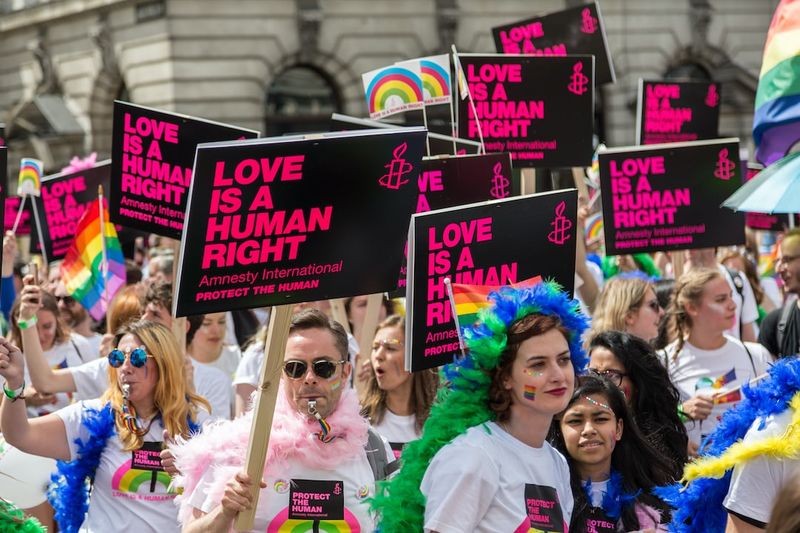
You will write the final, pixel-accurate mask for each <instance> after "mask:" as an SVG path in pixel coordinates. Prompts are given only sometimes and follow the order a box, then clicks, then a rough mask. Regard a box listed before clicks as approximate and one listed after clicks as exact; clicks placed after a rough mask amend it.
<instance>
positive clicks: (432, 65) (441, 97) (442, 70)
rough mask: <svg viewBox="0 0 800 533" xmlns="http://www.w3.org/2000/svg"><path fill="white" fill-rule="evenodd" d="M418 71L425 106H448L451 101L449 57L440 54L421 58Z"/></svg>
mask: <svg viewBox="0 0 800 533" xmlns="http://www.w3.org/2000/svg"><path fill="white" fill-rule="evenodd" d="M419 70H420V77H421V79H422V95H423V98H424V101H425V105H436V104H449V103H450V100H451V91H450V56H449V55H447V54H442V55H439V56H429V57H421V58H420V59H419Z"/></svg>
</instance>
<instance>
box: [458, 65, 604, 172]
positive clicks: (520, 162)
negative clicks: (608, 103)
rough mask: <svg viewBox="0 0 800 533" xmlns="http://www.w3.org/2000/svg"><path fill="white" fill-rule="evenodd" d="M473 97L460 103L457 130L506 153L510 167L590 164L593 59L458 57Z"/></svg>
mask: <svg viewBox="0 0 800 533" xmlns="http://www.w3.org/2000/svg"><path fill="white" fill-rule="evenodd" d="M458 57H459V58H460V60H461V65H462V67H463V69H464V75H465V78H466V80H467V83H468V85H469V92H470V95H471V96H472V99H471V100H470V99H466V100H461V99H459V101H458V106H459V107H458V131H459V134H460V135H461V136H462V137H465V138H467V139H470V140H479V139H480V137H481V135H482V136H483V139H484V144H485V146H486V150H487V151H489V152H509V153H510V154H511V159H512V160H513V162H514V167H585V166H589V165H590V164H591V162H592V128H593V121H594V86H593V83H592V80H593V77H594V58H592V56H569V57H530V56H522V55H502V54H486V55H478V54H459V56H458ZM473 102H474V109H473Z"/></svg>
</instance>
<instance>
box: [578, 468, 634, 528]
mask: <svg viewBox="0 0 800 533" xmlns="http://www.w3.org/2000/svg"><path fill="white" fill-rule="evenodd" d="M583 492H584V493H586V502H587V503H588V504H589V506H590V507H591V506H592V481H591V480H590V479H587V480H586V483H584V484H583ZM641 493H642V489H639V490H637V491H636V492H634V493H628V492H625V489H623V488H622V474H620V473H619V472H617V471H616V470H612V471H611V475H610V476H609V477H608V484H607V485H606V491H605V492H604V493H603V499H602V501H601V503H600V507H601V508H602V509H603V512H604V513H605V514H606V516H607V517H609V518H613V519H614V520H619V517H620V516H622V511H623V510H624V509H625V508H626V507H628V506H630V505H633V504H634V503H636V498H638V497H639V494H641Z"/></svg>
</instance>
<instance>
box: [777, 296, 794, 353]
mask: <svg viewBox="0 0 800 533" xmlns="http://www.w3.org/2000/svg"><path fill="white" fill-rule="evenodd" d="M796 305H797V302H796V300H795V299H794V298H789V299H788V301H787V302H786V303H784V304H783V309H782V310H781V319H780V320H779V321H778V330H777V332H776V333H777V339H776V340H777V341H778V351H780V352H781V353H779V354H777V355H778V357H781V356H782V355H784V354H783V339H784V337H785V336H786V325H787V324H788V323H789V317H790V316H791V314H792V307H794V306H796Z"/></svg>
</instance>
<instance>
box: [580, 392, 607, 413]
mask: <svg viewBox="0 0 800 533" xmlns="http://www.w3.org/2000/svg"><path fill="white" fill-rule="evenodd" d="M583 399H584V400H586V401H587V402H589V403H590V404H592V405H596V406H597V407H599V408H601V409H606V410H608V411H611V412H612V413H613V412H614V411H613V410H612V409H611V408H610V407H609V406H607V405H606V404H604V403H600V402H598V401H597V400H595V399H594V398H589V397H588V396H584V397H583Z"/></svg>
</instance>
